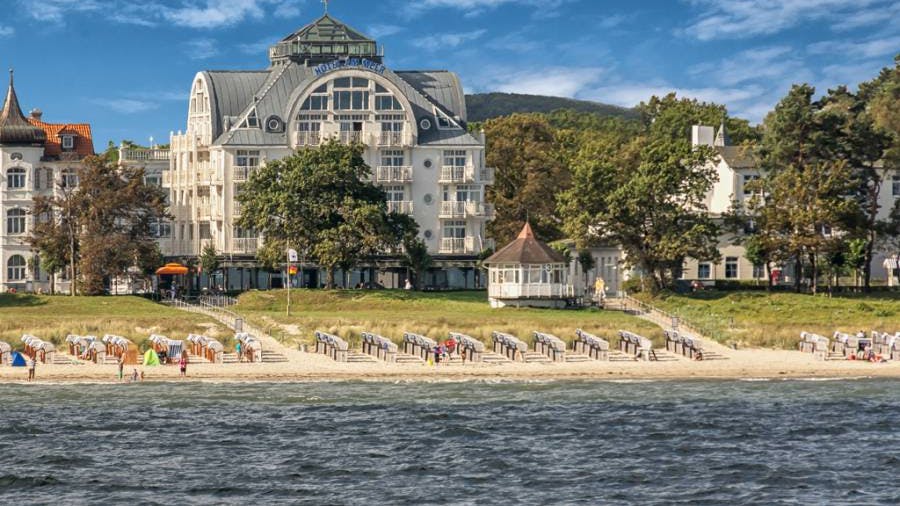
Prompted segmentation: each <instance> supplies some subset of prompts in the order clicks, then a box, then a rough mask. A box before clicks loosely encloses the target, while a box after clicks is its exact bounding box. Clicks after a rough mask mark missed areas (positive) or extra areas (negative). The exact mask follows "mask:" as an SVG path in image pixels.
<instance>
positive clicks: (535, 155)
mask: <svg viewBox="0 0 900 506" xmlns="http://www.w3.org/2000/svg"><path fill="white" fill-rule="evenodd" d="M484 132H485V136H486V137H487V146H486V152H487V158H486V163H487V165H488V166H491V167H495V168H496V174H495V182H494V184H493V185H491V186H490V187H489V188H488V190H487V200H488V201H489V202H491V203H493V204H494V207H495V213H496V215H495V218H494V220H493V221H491V222H490V223H489V224H488V230H489V231H490V234H491V236H492V237H493V238H494V239H496V240H497V241H498V242H499V243H500V244H505V243H507V242H509V241H511V240H512V239H513V238H515V236H516V234H518V232H519V228H521V225H522V222H523V221H529V222H530V223H531V225H532V227H533V228H534V230H535V233H536V234H537V235H538V236H539V237H541V239H543V240H545V241H554V240H557V239H561V238H562V236H563V234H562V231H561V225H562V223H561V222H560V220H559V219H558V217H557V213H556V193H557V192H558V191H561V190H563V189H565V188H566V187H567V185H568V181H569V171H568V170H567V168H566V166H565V164H564V163H563V160H562V157H561V153H560V150H559V149H558V144H557V140H556V137H555V133H554V130H553V128H551V127H550V124H549V123H548V122H547V120H546V119H545V118H544V117H542V116H540V115H534V114H531V115H526V114H514V115H512V116H509V117H504V118H498V119H492V120H489V121H487V122H486V123H485V125H484Z"/></svg>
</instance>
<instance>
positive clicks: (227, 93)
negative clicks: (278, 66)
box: [203, 70, 269, 139]
mask: <svg viewBox="0 0 900 506" xmlns="http://www.w3.org/2000/svg"><path fill="white" fill-rule="evenodd" d="M203 74H204V76H205V77H206V80H207V82H208V83H209V87H210V90H209V96H210V102H211V111H210V112H211V115H210V116H211V117H212V136H213V138H214V139H215V138H217V137H219V136H220V135H222V132H223V131H224V127H223V125H224V121H225V117H226V116H232V117H234V116H238V115H240V114H241V112H242V111H243V110H244V109H245V108H246V107H247V104H249V103H251V102H252V101H253V94H254V93H256V91H257V90H259V88H260V87H261V86H262V84H263V83H264V82H265V81H266V78H268V77H269V71H268V70H254V71H237V70H208V71H206V72H204V73H203Z"/></svg>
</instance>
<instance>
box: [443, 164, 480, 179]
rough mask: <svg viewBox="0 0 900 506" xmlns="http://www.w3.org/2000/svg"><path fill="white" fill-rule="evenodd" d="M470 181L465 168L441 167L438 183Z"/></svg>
mask: <svg viewBox="0 0 900 506" xmlns="http://www.w3.org/2000/svg"><path fill="white" fill-rule="evenodd" d="M471 180H472V179H471V177H470V174H469V171H468V170H467V167H460V166H453V165H445V166H443V167H441V178H440V179H439V180H438V182H440V183H467V182H470V181H471Z"/></svg>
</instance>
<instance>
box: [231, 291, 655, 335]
mask: <svg viewBox="0 0 900 506" xmlns="http://www.w3.org/2000/svg"><path fill="white" fill-rule="evenodd" d="M285 302H286V294H285V292H284V291H268V292H248V293H245V294H244V295H242V296H241V297H240V299H239V303H238V305H237V306H236V307H235V308H234V309H235V311H237V312H238V313H240V314H242V315H244V316H246V317H247V318H248V319H249V321H251V322H254V323H257V324H259V323H262V324H263V325H269V326H271V325H273V324H281V325H289V326H296V327H295V328H291V329H290V330H291V331H292V332H290V333H291V334H293V335H292V336H290V335H286V336H284V337H285V338H286V340H293V341H296V342H300V343H306V344H310V343H312V342H313V332H314V331H316V330H324V331H327V332H330V333H332V334H337V335H340V336H341V337H343V338H345V339H347V340H349V341H351V342H352V343H358V342H359V340H360V338H359V334H360V332H363V331H368V332H375V333H378V334H381V335H383V336H385V337H389V338H391V339H393V340H394V341H396V342H399V341H400V340H401V339H402V337H403V332H415V333H418V334H423V335H426V336H428V337H431V338H434V339H443V338H445V337H446V336H447V333H448V332H450V331H455V332H462V333H465V334H469V335H471V336H473V337H476V338H479V339H481V340H482V341H484V342H485V343H489V342H490V335H491V332H492V331H494V330H499V331H502V332H508V333H510V334H513V335H516V336H518V337H519V338H520V339H523V340H525V341H526V342H530V341H531V333H532V331H535V330H539V331H542V332H549V333H553V334H556V335H557V336H559V337H560V338H562V339H564V340H566V341H571V340H572V339H573V338H574V336H575V329H578V328H581V329H584V330H585V331H587V332H591V333H594V334H596V335H599V336H601V337H604V336H605V337H607V338H612V337H613V336H614V335H615V332H616V331H618V330H619V329H627V330H631V331H633V332H637V333H639V334H642V335H645V336H646V337H649V338H651V339H654V340H655V341H657V342H661V339H662V331H661V330H660V329H659V327H657V326H655V325H653V324H651V323H648V322H645V321H643V320H640V319H637V318H634V317H631V316H628V315H625V314H623V313H620V312H612V311H609V312H608V311H599V310H596V309H590V310H588V309H585V310H563V309H531V308H521V309H515V308H503V309H491V307H490V306H489V304H488V301H487V294H486V293H485V292H443V293H441V292H410V291H403V290H365V291H360V290H344V291H326V290H292V291H291V316H290V317H288V316H286V315H285ZM275 333H276V334H277V333H278V332H277V331H275Z"/></svg>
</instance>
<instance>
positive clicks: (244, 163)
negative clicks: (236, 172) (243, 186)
mask: <svg viewBox="0 0 900 506" xmlns="http://www.w3.org/2000/svg"><path fill="white" fill-rule="evenodd" d="M234 163H235V165H237V166H238V167H257V166H259V151H256V150H248V149H239V150H237V153H236V155H235V162H234Z"/></svg>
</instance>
